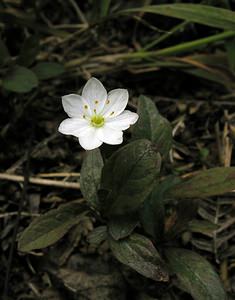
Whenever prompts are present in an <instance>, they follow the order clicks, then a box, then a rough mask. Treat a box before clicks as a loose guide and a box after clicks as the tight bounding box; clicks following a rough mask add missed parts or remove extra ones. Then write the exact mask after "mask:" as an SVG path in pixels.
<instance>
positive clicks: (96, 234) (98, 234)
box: [87, 226, 108, 246]
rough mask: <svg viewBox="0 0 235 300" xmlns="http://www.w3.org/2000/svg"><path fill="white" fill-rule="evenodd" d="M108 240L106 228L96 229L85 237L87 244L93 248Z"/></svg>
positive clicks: (99, 227)
mask: <svg viewBox="0 0 235 300" xmlns="http://www.w3.org/2000/svg"><path fill="white" fill-rule="evenodd" d="M107 238H108V231H107V226H98V227H96V228H95V229H94V230H93V231H92V232H91V233H90V234H89V235H88V237H87V239H88V242H89V243H90V244H92V245H93V246H98V245H99V244H101V243H102V242H103V241H105V240H106V239H107Z"/></svg>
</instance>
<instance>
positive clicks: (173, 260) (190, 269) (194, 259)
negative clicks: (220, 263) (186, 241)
mask: <svg viewBox="0 0 235 300" xmlns="http://www.w3.org/2000/svg"><path fill="white" fill-rule="evenodd" d="M166 257H167V259H168V261H169V265H170V268H171V270H172V271H173V272H174V273H175V274H176V276H177V278H178V280H179V283H180V286H182V289H183V290H185V291H186V292H188V293H189V294H191V295H192V297H193V299H195V300H226V299H227V297H226V293H225V291H224V289H223V287H222V284H221V282H220V279H219V276H218V274H217V273H216V272H215V271H214V270H213V268H212V266H211V265H210V263H209V262H208V261H207V260H206V259H205V258H204V257H202V256H200V255H199V254H197V253H195V252H193V251H190V250H185V249H178V248H171V249H168V250H167V251H166Z"/></svg>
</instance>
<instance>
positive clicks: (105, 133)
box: [97, 126, 123, 145]
mask: <svg viewBox="0 0 235 300" xmlns="http://www.w3.org/2000/svg"><path fill="white" fill-rule="evenodd" d="M97 136H98V138H99V139H100V140H101V141H102V142H104V143H106V144H109V145H118V144H121V143H122V142H123V132H122V131H121V130H113V129H112V128H109V127H108V126H103V127H101V128H99V129H98V130H97Z"/></svg>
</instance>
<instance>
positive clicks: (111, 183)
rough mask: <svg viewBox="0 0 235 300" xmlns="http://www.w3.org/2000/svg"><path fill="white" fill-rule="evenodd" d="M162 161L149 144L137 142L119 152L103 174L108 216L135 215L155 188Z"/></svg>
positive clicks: (105, 208) (109, 162) (106, 165)
mask: <svg viewBox="0 0 235 300" xmlns="http://www.w3.org/2000/svg"><path fill="white" fill-rule="evenodd" d="M160 166H161V157H160V155H159V153H157V152H156V151H155V149H154V147H153V145H152V143H151V142H150V141H148V140H137V141H134V142H132V143H130V144H128V145H126V146H124V147H122V148H121V149H119V150H118V151H116V152H115V153H114V154H113V155H112V156H111V157H110V158H109V160H108V161H107V162H106V164H105V165H104V168H103V171H102V179H101V188H102V189H103V190H106V191H108V193H107V195H108V196H107V197H106V199H105V200H104V201H103V203H102V209H103V212H104V213H106V214H107V215H122V214H128V213H130V212H133V211H136V210H137V209H138V208H139V206H140V205H141V203H142V202H143V201H144V200H145V199H146V197H147V196H148V195H149V193H150V192H151V190H152V188H153V184H154V181H155V180H156V178H157V176H158V174H159V172H160Z"/></svg>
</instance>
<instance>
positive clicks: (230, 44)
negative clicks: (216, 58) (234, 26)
mask: <svg viewBox="0 0 235 300" xmlns="http://www.w3.org/2000/svg"><path fill="white" fill-rule="evenodd" d="M225 47H226V50H227V57H228V61H229V65H230V69H231V71H232V72H233V73H235V39H230V40H227V41H226V43H225Z"/></svg>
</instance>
